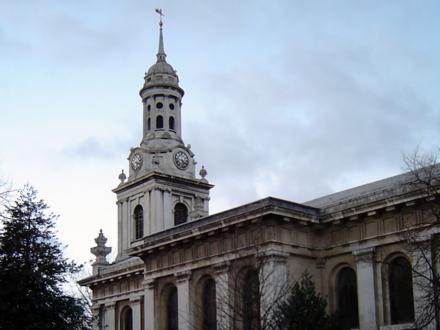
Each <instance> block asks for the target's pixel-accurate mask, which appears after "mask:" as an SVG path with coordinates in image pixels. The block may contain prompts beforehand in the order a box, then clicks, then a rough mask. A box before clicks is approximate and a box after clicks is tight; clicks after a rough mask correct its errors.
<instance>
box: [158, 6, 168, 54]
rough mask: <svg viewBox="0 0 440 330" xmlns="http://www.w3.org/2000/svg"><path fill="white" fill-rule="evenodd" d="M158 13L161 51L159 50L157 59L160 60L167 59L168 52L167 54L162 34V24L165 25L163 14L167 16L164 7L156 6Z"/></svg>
mask: <svg viewBox="0 0 440 330" xmlns="http://www.w3.org/2000/svg"><path fill="white" fill-rule="evenodd" d="M156 13H158V14H159V27H160V32H159V51H158V52H157V60H158V61H165V58H166V56H167V55H166V54H165V50H164V47H163V34H162V26H163V22H162V16H165V15H164V14H163V11H162V9H159V8H156Z"/></svg>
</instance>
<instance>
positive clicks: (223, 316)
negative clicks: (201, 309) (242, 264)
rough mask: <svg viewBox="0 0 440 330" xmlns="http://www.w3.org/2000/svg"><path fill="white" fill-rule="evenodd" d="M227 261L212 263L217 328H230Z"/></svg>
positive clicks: (228, 266) (228, 265)
mask: <svg viewBox="0 0 440 330" xmlns="http://www.w3.org/2000/svg"><path fill="white" fill-rule="evenodd" d="M229 268H230V264H229V262H223V263H220V264H217V265H214V276H215V292H216V308H217V329H232V317H231V315H232V314H231V313H232V311H231V303H232V301H231V296H230V295H231V293H230V288H229Z"/></svg>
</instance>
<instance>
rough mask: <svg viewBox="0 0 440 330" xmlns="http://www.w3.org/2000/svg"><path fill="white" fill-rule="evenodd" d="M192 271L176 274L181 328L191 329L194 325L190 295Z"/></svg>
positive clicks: (181, 329) (183, 329)
mask: <svg viewBox="0 0 440 330" xmlns="http://www.w3.org/2000/svg"><path fill="white" fill-rule="evenodd" d="M190 277H191V272H189V271H183V272H179V273H177V274H176V286H177V310H178V314H179V315H178V319H179V330H190V329H192V328H193V327H192V326H193V324H192V317H191V308H190V304H191V301H190V297H189V293H190V290H189V279H190Z"/></svg>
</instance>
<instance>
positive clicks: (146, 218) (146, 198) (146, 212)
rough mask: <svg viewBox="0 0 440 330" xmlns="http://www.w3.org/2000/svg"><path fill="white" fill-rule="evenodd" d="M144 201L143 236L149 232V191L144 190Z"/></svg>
mask: <svg viewBox="0 0 440 330" xmlns="http://www.w3.org/2000/svg"><path fill="white" fill-rule="evenodd" d="M143 199H144V202H143V205H144V236H148V235H150V233H151V218H150V212H151V211H150V191H146V192H145V195H144V197H143Z"/></svg>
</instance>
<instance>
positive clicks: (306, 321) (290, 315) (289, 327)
mask: <svg viewBox="0 0 440 330" xmlns="http://www.w3.org/2000/svg"><path fill="white" fill-rule="evenodd" d="M326 306H327V302H326V300H325V299H324V298H323V297H321V295H320V294H319V293H317V292H316V290H315V285H314V284H313V281H312V277H311V275H310V274H309V273H308V272H305V273H303V274H302V276H301V279H300V280H299V281H298V282H296V283H295V285H294V286H293V288H292V289H291V293H290V294H289V295H288V297H287V299H286V300H285V301H284V302H282V303H280V305H279V306H278V308H277V309H276V311H275V323H276V328H277V329H283V330H316V329H319V330H342V329H343V327H341V326H340V325H339V324H340V322H339V320H338V318H337V317H336V316H334V315H329V314H327V312H326Z"/></svg>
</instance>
